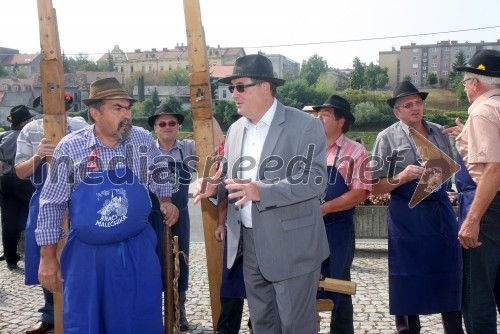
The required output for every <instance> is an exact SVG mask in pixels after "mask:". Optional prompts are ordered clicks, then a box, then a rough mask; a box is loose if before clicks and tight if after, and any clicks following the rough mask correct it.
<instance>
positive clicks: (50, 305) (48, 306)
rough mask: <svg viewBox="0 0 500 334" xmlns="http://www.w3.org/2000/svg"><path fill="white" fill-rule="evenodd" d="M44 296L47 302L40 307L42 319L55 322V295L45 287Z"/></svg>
mask: <svg viewBox="0 0 500 334" xmlns="http://www.w3.org/2000/svg"><path fill="white" fill-rule="evenodd" d="M42 289H43V298H44V300H45V304H44V305H43V306H42V307H41V308H40V309H38V312H40V313H41V316H40V320H41V321H43V322H46V323H49V324H54V295H53V294H52V292H50V291H49V290H47V289H45V288H43V287H42Z"/></svg>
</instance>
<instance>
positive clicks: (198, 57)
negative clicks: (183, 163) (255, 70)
mask: <svg viewBox="0 0 500 334" xmlns="http://www.w3.org/2000/svg"><path fill="white" fill-rule="evenodd" d="M184 17H185V19H186V34H187V46H188V57H189V85H190V94H191V107H192V110H193V124H194V138H195V142H196V153H197V155H198V156H199V157H200V161H199V163H198V173H199V174H201V175H200V176H208V175H209V174H210V173H211V172H213V171H214V168H213V156H214V146H215V145H214V140H213V127H212V93H211V90H210V75H209V72H208V69H209V67H208V61H207V54H206V44H205V33H204V31H203V26H202V23H201V12H200V3H199V1H198V0H184ZM201 210H202V218H203V231H204V236H205V251H206V257H207V271H208V284H209V289H210V303H211V308H212V325H213V328H214V331H215V330H216V326H217V321H218V319H219V315H220V285H221V280H222V255H223V254H222V252H223V248H222V243H221V242H218V241H217V240H215V238H214V237H213V233H214V231H215V228H216V227H217V210H216V208H214V207H213V206H212V205H211V204H210V203H209V202H208V201H207V200H203V201H202V202H201Z"/></svg>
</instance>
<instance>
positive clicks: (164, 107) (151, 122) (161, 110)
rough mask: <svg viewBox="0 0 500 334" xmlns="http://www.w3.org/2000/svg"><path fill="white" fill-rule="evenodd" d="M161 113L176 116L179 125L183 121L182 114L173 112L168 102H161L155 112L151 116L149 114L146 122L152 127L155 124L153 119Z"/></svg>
mask: <svg viewBox="0 0 500 334" xmlns="http://www.w3.org/2000/svg"><path fill="white" fill-rule="evenodd" d="M161 115H173V116H175V117H176V118H177V122H178V123H179V125H181V124H182V122H184V116H183V115H181V114H179V113H175V112H174V111H173V110H172V109H171V108H170V107H169V106H168V104H165V103H164V104H162V105H160V106H159V107H158V108H157V109H156V111H155V114H154V115H153V116H149V117H148V124H149V126H150V127H152V128H154V126H155V121H156V119H157V118H158V117H160V116H161Z"/></svg>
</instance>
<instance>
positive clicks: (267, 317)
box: [194, 55, 329, 334]
mask: <svg viewBox="0 0 500 334" xmlns="http://www.w3.org/2000/svg"><path fill="white" fill-rule="evenodd" d="M219 81H220V82H222V83H226V84H229V91H230V92H232V93H233V99H234V101H235V103H236V107H237V109H238V113H239V114H240V115H242V116H243V117H241V118H240V119H239V120H238V121H236V122H234V123H233V124H232V125H231V127H230V128H229V130H228V134H227V138H226V144H225V147H224V151H225V152H224V157H225V159H226V163H227V168H222V169H219V171H218V172H217V173H216V174H215V177H216V178H218V177H219V176H221V174H222V170H227V175H226V177H225V182H223V183H221V186H220V187H219V192H217V184H216V183H217V181H215V180H210V182H213V183H209V184H208V185H207V187H206V189H203V191H202V185H205V184H206V182H199V183H198V188H197V190H196V191H195V193H194V196H195V203H197V202H198V201H199V200H200V199H201V198H207V197H210V196H212V195H214V194H216V193H218V194H220V195H219V196H218V199H219V200H220V201H222V199H223V198H224V197H225V196H226V195H227V194H228V193H229V194H228V195H227V197H228V199H229V205H228V212H227V220H226V225H227V265H228V268H231V267H232V266H233V264H234V263H235V262H236V260H237V258H238V257H239V256H240V255H241V252H242V253H243V275H244V278H245V287H246V293H247V299H248V306H249V311H250V317H251V319H252V327H253V330H254V331H255V332H256V333H297V334H298V333H301V334H303V333H316V332H317V318H316V317H317V312H316V291H317V288H318V277H319V274H320V267H321V262H322V261H323V260H324V259H325V258H327V257H328V254H329V250H328V240H327V238H326V233H325V227H324V224H323V219H322V216H321V209H320V204H319V201H318V197H319V196H320V195H321V194H322V193H323V191H324V188H325V185H326V177H327V175H326V156H325V151H326V140H325V137H324V134H323V126H322V124H321V122H320V121H319V120H318V119H317V118H314V117H312V116H311V115H308V114H306V113H304V112H302V111H300V110H298V109H295V108H290V107H286V106H284V105H283V104H281V103H280V102H279V101H277V100H276V98H275V95H276V87H277V86H280V85H282V84H283V83H284V80H282V79H279V78H276V77H275V76H274V71H273V65H272V63H271V61H270V60H269V59H268V58H266V57H265V56H263V55H247V56H243V57H240V58H238V59H237V60H236V63H235V66H234V68H233V74H232V75H230V76H227V77H225V78H222V79H220V80H219ZM205 181H206V180H205ZM224 185H225V187H224ZM240 239H242V244H241V240H240ZM239 250H240V251H239Z"/></svg>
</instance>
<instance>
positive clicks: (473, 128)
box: [446, 50, 500, 333]
mask: <svg viewBox="0 0 500 334" xmlns="http://www.w3.org/2000/svg"><path fill="white" fill-rule="evenodd" d="M457 71H459V72H464V79H463V80H462V83H463V85H464V89H465V93H466V94H467V98H468V99H469V102H471V103H472V105H471V106H470V107H469V117H468V119H467V122H466V123H465V125H464V126H463V125H461V124H459V120H457V123H458V124H459V125H458V126H457V127H453V128H450V129H448V130H446V132H449V133H452V136H454V135H456V134H458V136H457V137H456V146H457V151H458V153H459V155H458V156H457V161H458V162H459V164H460V165H461V166H462V169H461V170H460V172H458V173H457V174H456V175H455V182H456V184H457V189H458V191H459V193H460V194H459V221H460V223H461V227H460V232H459V234H458V238H459V240H460V243H461V245H462V247H463V261H464V276H463V280H464V285H463V300H462V310H463V313H464V322H465V328H466V329H467V332H468V333H496V331H497V324H498V322H497V311H498V312H500V271H499V268H500V257H499V256H498V254H500V244H499V243H498V236H499V235H500V149H499V147H500V51H496V50H480V51H478V52H476V54H474V56H472V57H471V59H470V60H469V62H468V65H467V66H466V67H459V68H458V69H457Z"/></svg>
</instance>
